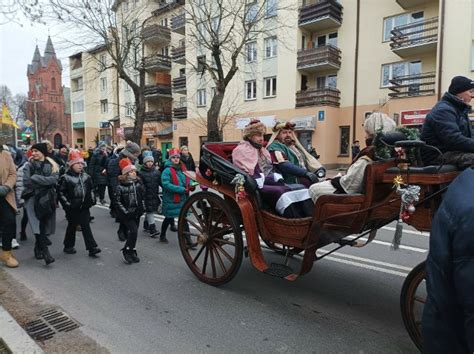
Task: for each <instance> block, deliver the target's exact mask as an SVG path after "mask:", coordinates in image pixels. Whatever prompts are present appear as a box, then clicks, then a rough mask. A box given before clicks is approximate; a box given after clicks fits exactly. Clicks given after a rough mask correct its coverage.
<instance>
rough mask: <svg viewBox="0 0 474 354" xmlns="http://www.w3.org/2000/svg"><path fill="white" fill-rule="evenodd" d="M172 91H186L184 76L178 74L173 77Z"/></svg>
mask: <svg viewBox="0 0 474 354" xmlns="http://www.w3.org/2000/svg"><path fill="white" fill-rule="evenodd" d="M173 91H175V92H183V91H186V76H180V77H177V78H174V79H173Z"/></svg>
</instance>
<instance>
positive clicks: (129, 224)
mask: <svg viewBox="0 0 474 354" xmlns="http://www.w3.org/2000/svg"><path fill="white" fill-rule="evenodd" d="M120 225H123V226H124V227H125V229H126V231H127V232H126V233H125V234H126V236H127V241H126V242H125V246H124V248H126V249H129V250H133V249H135V247H136V245H137V234H138V226H139V225H140V217H138V218H133V219H127V220H123V221H122V222H121V223H120Z"/></svg>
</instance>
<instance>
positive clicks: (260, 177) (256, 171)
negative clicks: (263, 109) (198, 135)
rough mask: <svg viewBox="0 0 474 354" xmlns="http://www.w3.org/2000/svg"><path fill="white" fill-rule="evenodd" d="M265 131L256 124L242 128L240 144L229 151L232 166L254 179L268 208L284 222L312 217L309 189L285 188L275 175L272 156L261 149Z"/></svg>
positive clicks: (280, 177) (281, 177) (257, 121)
mask: <svg viewBox="0 0 474 354" xmlns="http://www.w3.org/2000/svg"><path fill="white" fill-rule="evenodd" d="M265 131H266V128H265V125H264V124H263V123H262V122H260V121H259V120H253V121H251V122H250V123H249V124H248V125H247V126H245V128H244V131H243V140H242V141H241V142H240V143H239V145H237V147H236V148H235V149H234V150H233V151H232V161H233V163H234V164H235V165H236V166H237V167H239V168H240V169H241V170H242V171H243V172H245V173H247V174H248V175H250V176H251V177H252V178H254V179H255V181H256V182H257V185H258V188H259V190H260V193H261V195H262V199H263V200H264V202H265V204H266V207H267V208H269V209H270V210H275V211H276V212H277V213H278V214H279V215H282V216H284V217H287V218H301V217H307V216H311V215H312V212H313V205H312V203H311V198H310V196H309V194H308V189H307V188H305V187H304V186H303V185H301V184H286V183H285V181H284V180H283V176H282V175H281V174H279V173H276V172H275V171H274V168H273V162H272V159H271V155H270V153H269V152H268V150H267V149H266V148H265V147H264V146H263V144H264V134H265Z"/></svg>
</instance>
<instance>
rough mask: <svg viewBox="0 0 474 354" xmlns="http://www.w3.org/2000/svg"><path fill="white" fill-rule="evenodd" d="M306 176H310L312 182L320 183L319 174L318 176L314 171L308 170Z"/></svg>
mask: <svg viewBox="0 0 474 354" xmlns="http://www.w3.org/2000/svg"><path fill="white" fill-rule="evenodd" d="M305 177H306V178H308V179H309V180H310V181H311V183H318V182H319V178H318V176H316V175H315V174H314V173H311V172H306V173H305Z"/></svg>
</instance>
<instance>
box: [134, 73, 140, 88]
mask: <svg viewBox="0 0 474 354" xmlns="http://www.w3.org/2000/svg"><path fill="white" fill-rule="evenodd" d="M133 81H134V82H135V83H136V84H137V85H140V74H135V75H133Z"/></svg>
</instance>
